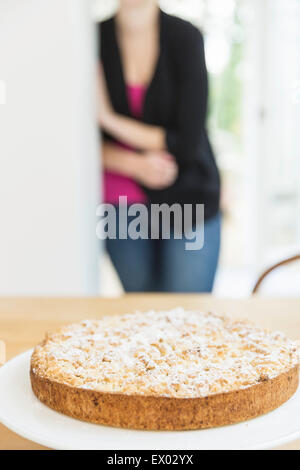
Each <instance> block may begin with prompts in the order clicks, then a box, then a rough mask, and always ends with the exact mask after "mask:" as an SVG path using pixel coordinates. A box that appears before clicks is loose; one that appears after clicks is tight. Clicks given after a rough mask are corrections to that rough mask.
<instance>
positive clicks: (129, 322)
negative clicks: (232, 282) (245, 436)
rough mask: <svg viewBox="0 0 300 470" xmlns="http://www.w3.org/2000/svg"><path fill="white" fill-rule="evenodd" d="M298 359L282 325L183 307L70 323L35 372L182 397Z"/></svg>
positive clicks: (46, 347) (253, 379)
mask: <svg viewBox="0 0 300 470" xmlns="http://www.w3.org/2000/svg"><path fill="white" fill-rule="evenodd" d="M297 364H298V351H297V346H296V344H295V343H293V342H292V341H290V340H288V339H287V338H286V337H285V335H284V334H282V333H280V332H273V333H271V332H268V331H266V330H264V329H262V328H258V327H256V326H254V325H252V324H251V323H250V322H246V321H234V320H231V319H230V318H227V317H224V316H220V315H216V314H214V313H202V312H195V311H186V310H184V309H182V308H177V309H175V310H170V311H162V312H154V311H150V312H147V313H140V312H137V313H135V314H128V315H120V316H109V317H104V318H103V319H101V320H87V321H83V322H82V323H79V324H74V325H70V326H67V327H64V328H62V329H61V330H59V331H58V332H56V333H53V334H50V335H48V336H47V337H46V339H45V340H44V342H43V343H42V344H41V345H39V346H37V347H36V349H35V351H34V354H33V356H32V369H33V372H34V373H36V374H38V375H39V376H41V377H44V378H48V379H51V380H53V381H57V382H60V383H64V384H67V385H70V386H73V387H77V388H85V389H92V390H97V391H102V392H109V393H112V392H114V393H122V394H139V395H153V396H169V397H177V398H194V397H204V396H208V395H212V394H216V393H224V392H230V391H233V390H238V389H242V388H247V387H250V386H252V385H255V384H257V383H259V382H261V381H264V380H268V379H272V378H274V377H276V376H278V375H280V374H282V373H284V372H286V371H288V370H290V369H291V368H292V367H294V366H296V365H297Z"/></svg>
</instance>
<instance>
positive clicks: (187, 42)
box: [99, 11, 220, 218]
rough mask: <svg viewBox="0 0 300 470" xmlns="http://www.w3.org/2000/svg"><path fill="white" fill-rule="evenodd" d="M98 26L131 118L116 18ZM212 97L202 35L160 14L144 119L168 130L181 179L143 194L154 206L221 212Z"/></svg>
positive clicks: (117, 95) (121, 106) (116, 96)
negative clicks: (209, 122) (210, 132)
mask: <svg viewBox="0 0 300 470" xmlns="http://www.w3.org/2000/svg"><path fill="white" fill-rule="evenodd" d="M99 26H100V34H99V38H100V44H101V48H100V49H99V50H100V51H101V52H100V57H101V60H102V63H103V68H104V74H105V77H106V81H107V85H108V91H109V95H110V98H111V102H112V106H113V108H114V109H115V111H116V112H118V113H120V114H123V115H126V116H130V111H129V106H128V101H127V97H126V89H125V82H124V74H123V69H122V63H121V55H120V50H119V47H118V43H117V38H116V31H115V18H114V17H113V18H110V19H108V20H106V21H104V22H102V23H100V25H99ZM207 97H208V85H207V71H206V65H205V57H204V45H203V38H202V35H201V33H200V32H199V30H198V29H197V28H196V27H194V26H193V25H192V24H190V23H188V22H187V21H184V20H182V19H179V18H176V17H174V16H170V15H167V14H166V13H164V12H162V11H161V12H160V54H159V58H158V62H157V65H156V69H155V73H154V76H153V79H152V81H151V83H150V85H149V87H148V90H147V93H146V97H145V103H144V112H143V116H142V121H143V122H145V123H148V124H153V125H157V126H161V127H163V128H164V129H165V130H166V136H167V137H166V145H167V148H168V151H169V152H170V153H171V154H172V155H173V156H174V157H175V158H176V160H177V163H178V166H179V176H178V178H177V180H176V182H175V183H174V184H173V185H172V186H171V187H169V188H167V189H164V190H149V189H147V188H144V190H145V191H146V192H147V194H148V196H149V199H150V202H151V203H163V202H166V203H168V204H172V203H175V202H178V203H180V204H184V203H193V204H194V203H203V204H205V217H206V218H210V217H212V216H214V215H215V214H216V213H217V212H218V211H219V195H220V180H219V173H218V170H217V166H216V163H215V159H214V155H213V152H212V149H211V146H210V143H209V140H208V137H207V133H206V128H205V121H206V113H207ZM106 137H107V138H110V137H109V136H107V135H106Z"/></svg>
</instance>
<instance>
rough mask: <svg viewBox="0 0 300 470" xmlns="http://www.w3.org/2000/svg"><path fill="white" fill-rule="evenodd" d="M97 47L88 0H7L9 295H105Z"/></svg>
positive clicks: (0, 181)
mask: <svg viewBox="0 0 300 470" xmlns="http://www.w3.org/2000/svg"><path fill="white" fill-rule="evenodd" d="M94 46H95V37H94V34H93V28H92V24H91V21H90V12H89V1H87V0H2V1H1V2H0V82H1V81H2V87H1V89H2V95H3V88H6V102H4V103H3V101H4V100H3V96H2V103H3V104H1V101H0V294H1V295H3V294H28V295H31V294H40V295H44V294H45V295H85V294H96V293H97V289H98V241H97V239H96V236H95V225H96V219H95V208H96V204H97V202H98V195H99V188H98V183H99V169H98V159H99V156H98V154H99V150H98V142H97V131H96V125H95V122H96V120H95V99H94V96H95V80H94V78H95V69H94V66H95V60H94V59H95V54H94V53H95V47H94ZM93 52H94V53H93ZM3 82H4V84H5V85H6V86H4V84H3Z"/></svg>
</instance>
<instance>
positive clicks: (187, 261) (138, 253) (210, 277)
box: [106, 214, 221, 292]
mask: <svg viewBox="0 0 300 470" xmlns="http://www.w3.org/2000/svg"><path fill="white" fill-rule="evenodd" d="M220 232H221V216H220V214H218V215H216V216H215V217H213V218H211V219H209V220H207V221H205V225H204V237H205V239H204V246H203V248H202V249H201V250H198V251H196V250H194V251H188V250H185V243H186V241H187V240H186V239H185V238H183V239H181V240H174V239H173V238H171V239H170V240H162V239H160V240H151V239H148V240H142V239H138V240H131V239H127V240H119V239H117V240H107V241H106V243H107V250H108V253H109V255H110V257H111V260H112V262H113V264H114V266H115V268H116V270H117V273H118V275H119V277H120V280H121V282H122V284H123V287H124V289H125V291H126V292H211V291H212V288H213V284H214V278H215V273H216V269H217V264H218V258H219V251H220Z"/></svg>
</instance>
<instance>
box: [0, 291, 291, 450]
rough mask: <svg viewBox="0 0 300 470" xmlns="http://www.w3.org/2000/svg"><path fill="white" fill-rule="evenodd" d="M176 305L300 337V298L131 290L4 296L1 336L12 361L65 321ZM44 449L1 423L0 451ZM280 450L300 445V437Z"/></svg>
mask: <svg viewBox="0 0 300 470" xmlns="http://www.w3.org/2000/svg"><path fill="white" fill-rule="evenodd" d="M177 306H182V307H185V308H194V309H195V308H196V309H203V310H215V311H216V312H218V313H226V314H230V315H232V316H235V317H236V316H237V317H246V318H247V317H248V318H251V319H253V321H255V322H257V323H258V324H260V325H262V326H265V327H267V328H271V329H280V330H282V331H284V332H285V333H286V334H287V335H288V336H290V337H291V338H293V339H300V298H299V299H281V300H280V299H263V298H259V297H252V298H251V299H245V300H230V299H219V298H215V297H212V296H209V295H194V294H188V295H182V294H178V295H169V294H166V295H159V294H158V295H156V294H149V295H148V294H147V295H144V294H129V295H125V296H122V297H118V298H114V299H108V298H85V299H83V298H72V299H69V298H59V299H58V298H50V299H47V298H34V299H31V298H26V299H24V298H0V340H3V341H5V343H6V346H7V359H10V358H12V357H14V356H15V355H17V354H19V353H21V352H23V351H25V350H27V349H29V348H32V347H33V346H34V345H35V344H36V343H38V342H39V341H40V340H41V339H42V338H43V336H44V334H45V332H46V331H52V330H55V329H56V328H58V327H59V326H60V325H62V324H66V323H70V322H74V321H78V320H82V319H86V318H100V317H101V316H102V315H111V314H117V313H128V312H132V311H134V310H142V311H145V310H149V309H152V308H154V309H168V308H173V307H177ZM3 449H43V447H41V446H39V445H37V444H35V443H33V442H30V441H28V440H25V439H23V438H21V437H20V436H18V435H16V434H14V433H12V432H11V431H9V430H8V429H7V428H5V427H4V426H2V425H1V424H0V450H3ZM281 449H300V440H299V441H296V442H294V443H292V444H289V445H285V446H282V447H281Z"/></svg>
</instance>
